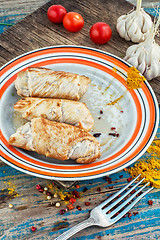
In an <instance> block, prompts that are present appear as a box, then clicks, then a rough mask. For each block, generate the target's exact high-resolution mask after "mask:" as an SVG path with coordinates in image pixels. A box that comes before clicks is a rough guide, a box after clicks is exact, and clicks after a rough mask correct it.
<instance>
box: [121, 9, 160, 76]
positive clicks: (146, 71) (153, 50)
mask: <svg viewBox="0 0 160 240" xmlns="http://www.w3.org/2000/svg"><path fill="white" fill-rule="evenodd" d="M159 25H160V14H159V17H158V20H157V22H156V24H153V26H152V27H151V28H150V29H149V35H148V36H147V38H146V40H145V41H144V42H142V43H139V44H135V45H132V46H130V47H129V48H128V49H127V51H126V56H125V57H124V60H126V61H127V62H128V63H130V64H131V65H133V66H134V67H135V68H137V69H138V70H139V71H140V72H141V73H142V74H143V76H144V77H145V78H146V79H147V80H151V79H153V78H155V77H158V76H160V46H159V45H158V44H157V43H156V42H155V35H156V34H157V33H158V27H159Z"/></svg>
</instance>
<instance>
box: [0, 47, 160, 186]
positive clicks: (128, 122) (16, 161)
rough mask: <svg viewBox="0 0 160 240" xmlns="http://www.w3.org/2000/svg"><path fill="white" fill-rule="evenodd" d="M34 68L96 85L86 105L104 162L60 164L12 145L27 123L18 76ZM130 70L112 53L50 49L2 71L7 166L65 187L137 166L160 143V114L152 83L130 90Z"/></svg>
mask: <svg viewBox="0 0 160 240" xmlns="http://www.w3.org/2000/svg"><path fill="white" fill-rule="evenodd" d="M28 67H46V68H49V69H53V70H57V71H61V70H62V71H66V72H73V73H77V74H80V75H85V76H87V77H89V78H90V79H91V84H90V86H89V88H88V90H87V92H86V93H85V94H84V96H83V97H82V99H81V100H80V101H82V102H85V103H86V105H87V107H88V108H89V110H90V112H91V114H92V116H93V118H94V122H95V123H94V127H93V128H92V129H91V134H92V135H94V136H96V137H97V139H98V141H99V142H100V146H101V157H100V158H99V159H97V160H96V161H95V162H93V163H90V164H77V163H76V162H75V161H73V160H66V161H60V160H56V159H52V158H47V157H45V156H42V155H39V154H37V153H35V152H31V151H25V150H23V149H18V148H16V147H13V146H10V145H9V144H8V139H9V137H10V136H11V134H13V133H14V132H15V131H16V128H17V127H19V126H21V125H22V124H23V123H24V122H23V119H22V118H21V116H19V115H17V114H16V113H15V112H14V110H13V106H14V104H15V103H16V102H17V101H18V100H19V99H20V97H19V96H18V95H17V93H16V89H15V87H14V81H15V79H16V76H17V73H18V72H20V71H24V70H26V69H27V68H28ZM129 68H130V65H129V64H128V63H127V62H125V61H123V60H122V59H120V58H118V57H116V56H114V55H112V54H110V53H107V52H104V51H101V50H98V49H93V48H88V47H84V46H51V47H46V48H42V49H37V50H34V51H31V52H28V53H25V54H23V55H21V56H19V57H17V58H15V59H13V60H12V61H10V62H8V63H7V64H6V65H4V66H3V67H2V68H1V69H0V75H1V93H0V97H1V108H0V111H1V116H0V124H1V143H0V144H1V148H0V151H1V160H2V161H4V162H5V163H6V164H8V165H10V166H12V167H14V168H16V169H18V170H20V171H22V172H25V173H26V174H31V175H34V176H37V177H41V178H46V179H54V180H63V181H69V180H70V181H73V180H87V179H94V178H99V177H102V176H105V175H110V174H112V173H115V172H118V171H120V170H122V169H124V168H125V167H127V166H129V165H131V164H132V163H133V162H135V161H136V160H137V159H138V158H140V157H141V156H142V155H143V154H144V153H145V151H146V150H147V148H148V147H149V145H150V144H151V142H152V141H153V139H154V136H155V134H156V132H157V128H158V123H159V112H158V111H159V108H158V103H157V100H156V97H155V94H154V92H153V90H152V88H151V87H150V85H149V84H148V82H147V81H145V82H143V84H142V87H141V88H139V89H136V90H135V89H132V90H128V88H127V85H126V80H127V72H128V70H129ZM97 133H98V134H97Z"/></svg>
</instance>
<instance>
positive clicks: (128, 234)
mask: <svg viewBox="0 0 160 240" xmlns="http://www.w3.org/2000/svg"><path fill="white" fill-rule="evenodd" d="M25 2H26V3H27V2H29V6H28V7H27V6H26V4H24V3H25ZM42 2H43V0H40V1H37V2H36V1H35V0H29V1H25V0H23V1H20V0H19V1H17V0H16V4H17V6H18V7H19V8H20V9H19V11H20V12H21V13H22V15H21V17H23V16H25V14H27V13H31V12H32V11H33V9H36V8H37V7H38V6H40V4H42ZM44 2H46V3H47V4H46V5H44V6H43V7H41V8H40V9H38V10H36V12H34V13H33V14H31V15H29V16H27V17H26V18H25V19H23V20H22V21H20V22H18V23H17V24H16V25H14V26H12V27H10V28H9V29H8V30H7V31H5V32H4V33H3V34H1V35H0V65H1V66H2V65H3V64H5V63H7V62H8V61H9V60H11V59H13V58H14V57H16V56H18V55H20V54H23V53H25V52H27V51H31V50H34V49H37V48H40V47H45V46H51V45H63V44H73V45H84V46H89V47H93V48H98V49H101V50H104V51H107V52H110V53H113V54H115V55H117V56H119V57H123V56H124V55H125V51H126V49H127V48H128V46H130V45H131V44H132V43H131V42H126V41H125V40H124V39H121V38H120V37H119V35H118V33H117V32H116V29H115V24H116V19H117V18H118V17H119V16H120V15H122V14H124V13H126V12H128V11H129V10H131V9H132V7H133V6H131V5H130V4H129V3H126V2H124V0H116V1H113V0H88V1H84V0H83V1H80V0H76V1H73V0H71V1H64V0H63V1H58V0H55V1H51V2H49V3H48V1H45V0H44ZM113 2H114V7H113ZM31 3H32V5H33V8H32V5H31ZM0 4H2V5H1V6H2V7H3V8H5V7H6V9H7V8H9V5H10V6H11V8H12V9H13V10H11V11H13V12H12V13H13V15H14V14H16V4H15V1H14V0H12V1H11V0H9V1H7V2H6V1H4V0H0ZM5 4H6V5H5ZM13 4H15V7H13V6H12V5H13ZM52 4H62V5H64V6H65V7H66V9H67V10H68V11H77V12H79V13H80V14H82V16H83V17H84V19H85V25H84V28H83V29H82V30H81V31H80V32H78V33H75V34H73V33H69V32H67V31H66V30H65V29H64V28H63V26H62V25H61V24H60V25H56V24H52V23H51V22H50V21H49V20H48V19H47V15H46V13H47V9H48V7H49V6H51V5H52ZM4 5H5V6H4ZM1 6H0V7H1ZM11 8H10V9H11ZM1 9H2V8H1ZM0 14H2V15H3V16H4V13H2V12H0ZM17 14H18V13H17ZM2 15H1V16H2ZM16 18H17V19H18V20H19V19H20V18H19V16H18V15H17V16H16ZM97 21H105V22H107V23H108V24H110V25H111V28H112V31H113V35H112V38H111V40H110V41H109V42H108V44H105V45H102V46H99V45H95V44H94V43H92V42H91V40H90V39H89V29H90V27H91V26H92V24H93V23H95V22H97ZM156 40H157V42H159V43H160V41H159V39H156ZM159 81H160V79H159V78H158V79H154V80H153V81H152V82H151V85H153V86H152V87H153V89H154V91H155V93H156V95H157V97H158V99H159V101H160V98H159V95H160V88H159V84H160V83H159ZM148 156H149V155H148V154H145V155H144V156H143V157H144V158H145V157H148ZM128 177H129V174H128V173H127V172H125V171H121V172H119V173H115V174H112V176H111V178H112V183H110V184H108V182H107V181H106V180H105V178H99V179H95V180H90V181H82V182H79V183H78V184H79V188H78V189H77V188H76V187H75V186H74V187H72V188H71V189H70V190H69V191H73V190H77V191H78V192H80V195H81V198H80V199H77V201H76V203H74V206H75V208H74V209H73V210H70V211H68V212H66V213H65V214H64V215H60V209H64V208H65V207H66V205H67V204H68V202H67V203H66V202H64V201H62V200H60V199H59V198H53V199H52V200H47V199H46V196H45V195H44V194H42V193H39V192H38V190H37V189H36V185H37V184H41V185H42V186H43V187H44V186H47V185H48V184H50V183H51V182H50V181H48V180H45V179H40V178H36V177H33V176H30V175H27V174H24V173H21V172H19V171H18V170H15V169H13V168H11V167H9V166H7V165H6V164H4V163H3V162H1V161H0V239H1V240H12V239H21V240H28V239H29V240H37V239H39V240H48V239H49V240H51V239H54V238H55V237H57V236H58V235H59V234H60V233H63V232H64V231H66V230H67V229H69V228H70V227H72V226H74V225H75V224H76V223H78V222H80V221H82V220H84V219H86V218H87V217H88V216H89V211H90V210H91V209H92V208H94V207H95V206H96V205H98V204H99V203H100V202H101V201H103V200H104V199H105V198H106V197H107V196H108V195H109V194H111V193H113V192H114V191H115V190H116V189H119V188H120V187H122V186H124V185H125V184H126V183H127V178H128ZM85 187H87V189H88V190H87V191H86V192H83V190H84V188H85ZM99 187H100V188H101V192H99V191H98V190H97V189H98V188H99ZM111 187H113V189H112V188H111ZM56 191H58V193H62V192H63V193H65V192H66V190H64V189H62V188H61V189H57V187H56V186H55V185H53V187H52V189H50V192H52V193H54V192H56ZM149 199H152V200H153V205H152V206H150V205H148V200H149ZM51 201H52V202H53V203H54V202H57V201H58V202H60V203H61V207H60V208H56V207H55V206H54V204H53V205H51ZM85 202H90V203H91V204H90V205H89V206H86V205H85ZM9 204H13V208H12V209H10V208H9V207H8V205H9ZM77 206H81V208H82V210H81V211H79V210H78V209H77V208H76V207H77ZM159 209H160V191H159V189H154V190H153V191H152V192H151V193H149V194H148V195H147V196H145V197H144V198H143V199H142V200H141V201H140V202H139V203H137V204H136V206H135V207H133V209H132V210H131V211H130V212H131V213H132V217H131V219H129V218H128V216H127V217H125V218H122V219H121V220H120V221H119V222H117V223H116V224H114V225H113V226H111V227H109V228H98V227H91V228H88V229H85V230H83V231H82V232H80V233H78V234H76V235H75V236H74V237H72V238H70V239H71V240H91V239H92V240H110V239H112V240H117V239H119V240H124V239H125V240H140V239H150V240H154V239H160V228H159V226H160V215H159ZM136 212H138V214H136V215H135V216H134V214H133V213H136ZM32 226H35V227H36V228H37V230H36V232H32V231H31V227H32Z"/></svg>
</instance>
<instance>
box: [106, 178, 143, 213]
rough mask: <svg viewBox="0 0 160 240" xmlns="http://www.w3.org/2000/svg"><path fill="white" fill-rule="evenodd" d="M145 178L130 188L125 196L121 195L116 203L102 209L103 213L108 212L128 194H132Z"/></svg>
mask: <svg viewBox="0 0 160 240" xmlns="http://www.w3.org/2000/svg"><path fill="white" fill-rule="evenodd" d="M144 179H145V178H143V179H141V180H140V181H139V182H138V183H136V185H134V186H133V187H132V188H130V189H129V190H128V191H127V192H126V193H125V194H123V195H122V196H121V197H119V198H118V199H117V200H116V201H114V202H113V203H112V204H111V205H109V206H108V207H107V208H104V211H105V212H108V210H110V209H112V208H113V207H114V206H115V205H117V204H118V203H119V202H120V201H121V200H122V199H124V198H125V197H126V196H127V195H128V194H129V193H130V192H132V191H133V190H134V189H135V188H136V187H137V186H138V185H139V184H141V182H143V180H144Z"/></svg>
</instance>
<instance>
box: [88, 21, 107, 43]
mask: <svg viewBox="0 0 160 240" xmlns="http://www.w3.org/2000/svg"><path fill="white" fill-rule="evenodd" d="M111 35H112V30H111V28H110V26H109V25H108V24H106V23H103V22H97V23H95V24H94V25H93V26H92V27H91V29H90V38H91V40H92V41H93V42H94V43H97V44H105V43H106V42H108V41H109V39H110V38H111Z"/></svg>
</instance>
